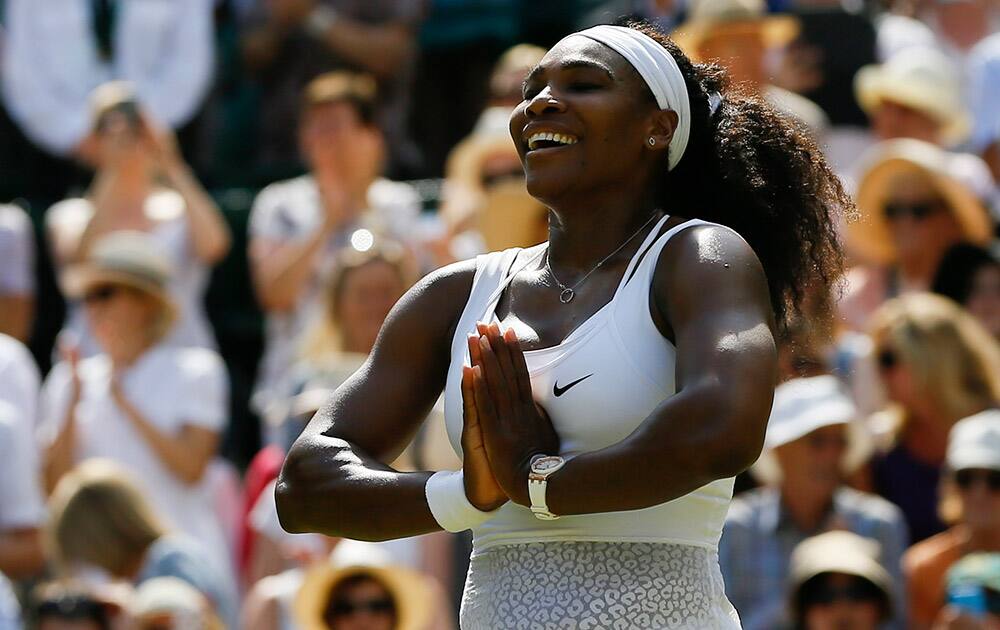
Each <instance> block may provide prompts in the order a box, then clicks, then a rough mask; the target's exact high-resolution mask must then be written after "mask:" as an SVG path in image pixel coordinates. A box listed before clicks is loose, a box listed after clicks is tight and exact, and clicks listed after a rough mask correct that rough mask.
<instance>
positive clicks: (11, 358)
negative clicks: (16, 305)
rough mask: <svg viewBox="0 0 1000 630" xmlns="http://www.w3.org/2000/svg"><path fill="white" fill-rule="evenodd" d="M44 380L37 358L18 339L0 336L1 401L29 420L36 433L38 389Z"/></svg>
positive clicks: (1, 334)
mask: <svg viewBox="0 0 1000 630" xmlns="http://www.w3.org/2000/svg"><path fill="white" fill-rule="evenodd" d="M40 383H41V376H40V375H39V374H38V366H37V365H35V358H34V357H32V356H31V353H30V352H28V349H27V348H26V347H24V344H22V343H21V342H20V341H18V340H17V339H14V338H13V337H10V336H8V335H5V334H3V333H0V400H3V401H5V402H7V403H10V404H11V405H14V407H15V408H16V409H17V410H18V412H19V413H20V414H21V415H22V416H24V417H25V418H30V422H29V423H28V426H30V427H31V428H32V430H34V427H35V421H36V419H37V414H38V387H39V385H40Z"/></svg>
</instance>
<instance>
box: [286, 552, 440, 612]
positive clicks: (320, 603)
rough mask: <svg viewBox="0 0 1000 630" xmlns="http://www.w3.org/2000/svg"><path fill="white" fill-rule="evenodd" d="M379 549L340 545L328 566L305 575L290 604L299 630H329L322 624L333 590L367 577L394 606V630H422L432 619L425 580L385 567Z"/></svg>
mask: <svg viewBox="0 0 1000 630" xmlns="http://www.w3.org/2000/svg"><path fill="white" fill-rule="evenodd" d="M380 552H382V550H381V549H379V548H378V547H376V546H373V545H371V544H370V543H356V542H355V541H347V540H345V541H342V542H341V543H340V544H338V545H337V548H336V549H334V552H333V554H332V556H331V562H330V563H322V564H318V565H316V566H313V567H312V568H311V569H309V570H308V571H307V572H306V576H305V580H304V581H303V583H302V586H301V588H299V592H298V594H297V595H296V596H295V601H294V603H293V612H294V614H295V619H296V621H297V622H298V624H299V627H300V628H302V630H329V628H328V626H327V624H326V622H325V621H324V620H323V614H324V613H325V612H326V608H327V605H328V604H329V601H330V594H331V593H332V592H333V589H334V588H335V587H336V586H337V584H339V583H340V582H342V581H343V580H345V579H347V578H349V577H353V576H355V575H370V576H371V577H373V578H374V579H375V580H376V581H378V582H379V583H381V584H382V585H383V586H384V587H385V588H386V590H387V591H388V592H389V594H390V595H391V596H392V599H393V600H394V602H395V604H396V630H426V627H427V625H428V624H429V623H430V622H431V619H432V613H433V610H432V606H433V602H434V601H435V600H434V593H433V591H432V589H431V587H430V585H429V584H428V580H427V578H425V577H424V576H422V575H420V574H419V573H416V572H414V571H410V570H409V569H404V568H402V567H397V566H392V565H390V564H388V563H387V560H388V559H387V558H386V557H385V554H384V553H380Z"/></svg>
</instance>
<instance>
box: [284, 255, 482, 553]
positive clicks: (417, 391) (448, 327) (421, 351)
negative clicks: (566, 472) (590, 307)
mask: <svg viewBox="0 0 1000 630" xmlns="http://www.w3.org/2000/svg"><path fill="white" fill-rule="evenodd" d="M474 273H475V263H474V262H473V261H467V262H463V263H458V264H455V265H451V266H449V267H445V268H444V269H441V270H439V271H437V272H434V273H433V274H431V275H430V276H428V277H427V278H425V279H423V280H421V281H420V282H419V283H418V284H417V285H416V286H415V287H414V288H412V289H410V291H409V292H407V294H406V295H405V296H404V297H403V298H402V299H401V300H400V301H399V303H398V304H396V306H395V307H394V308H393V310H392V312H391V313H390V314H389V317H388V318H387V319H386V322H385V324H384V326H383V327H382V331H381V332H380V333H379V338H378V341H377V342H376V344H375V348H374V349H373V350H372V354H371V356H370V357H369V358H368V360H367V361H366V362H365V364H364V366H362V368H361V369H360V370H358V372H357V373H356V374H354V376H352V377H351V378H350V379H348V381H347V382H346V383H344V384H343V385H342V386H340V388H338V389H337V391H336V393H334V395H333V397H332V398H331V399H330V401H329V402H328V403H327V405H326V406H325V407H324V408H323V409H322V410H321V411H320V412H319V413H318V414H316V416H315V417H314V418H313V419H312V421H311V422H310V423H309V426H307V427H306V429H305V431H303V433H302V435H301V436H299V438H298V439H297V440H296V441H295V444H293V445H292V448H291V450H290V451H289V453H288V457H287V458H286V459H285V463H284V466H283V467H282V470H281V474H280V476H279V477H278V484H277V487H276V491H275V498H276V501H277V506H278V516H279V518H280V520H281V525H282V527H284V528H285V529H286V530H288V531H290V532H307V531H312V532H318V533H322V534H326V535H329V536H342V537H346V538H353V539H359V540H388V539H393V538H403V537H407V536H415V535H418V534H425V533H428V532H432V531H438V530H440V529H441V527H440V526H439V525H438V523H437V522H436V521H435V519H434V516H433V515H432V514H431V510H430V508H429V507H428V504H427V499H426V497H425V494H424V486H425V484H426V483H427V479H428V478H429V477H430V476H431V473H429V472H410V473H401V472H397V471H395V470H393V469H392V468H390V467H389V465H388V462H391V461H393V460H394V459H395V458H396V457H397V456H398V455H399V454H400V453H401V452H402V450H403V448H404V447H405V446H406V445H407V443H408V442H409V441H410V439H411V438H412V436H413V434H414V432H415V431H416V430H417V429H418V427H419V426H420V423H421V422H422V421H423V419H424V418H425V417H426V416H427V414H428V413H429V412H430V410H431V407H432V406H433V404H434V402H435V400H437V398H438V395H439V394H440V392H441V390H442V389H443V388H444V384H445V379H446V376H447V373H448V366H449V364H450V361H451V340H452V335H453V333H454V329H455V326H456V322H457V320H458V318H459V316H460V314H461V311H462V308H463V306H464V304H465V301H466V299H467V297H468V295H469V291H470V290H471V286H472V277H473V275H474Z"/></svg>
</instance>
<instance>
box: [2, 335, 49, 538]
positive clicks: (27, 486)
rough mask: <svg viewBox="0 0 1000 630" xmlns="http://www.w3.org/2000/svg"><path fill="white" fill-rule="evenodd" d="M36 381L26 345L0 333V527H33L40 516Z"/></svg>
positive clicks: (40, 495)
mask: <svg viewBox="0 0 1000 630" xmlns="http://www.w3.org/2000/svg"><path fill="white" fill-rule="evenodd" d="M38 385H39V375H38V367H37V366H36V365H35V360H34V359H33V358H32V356H31V354H30V353H29V352H28V349H27V348H25V347H24V346H23V345H22V344H21V342H19V341H17V340H16V339H14V338H13V337H8V336H7V335H3V334H0V531H2V530H5V529H20V528H26V527H27V528H32V527H38V526H39V525H40V524H41V523H42V521H43V520H44V517H45V500H44V499H43V498H42V496H43V495H42V488H41V476H40V469H39V452H38V444H37V443H36V442H35V428H36V426H35V424H36V419H37V413H38Z"/></svg>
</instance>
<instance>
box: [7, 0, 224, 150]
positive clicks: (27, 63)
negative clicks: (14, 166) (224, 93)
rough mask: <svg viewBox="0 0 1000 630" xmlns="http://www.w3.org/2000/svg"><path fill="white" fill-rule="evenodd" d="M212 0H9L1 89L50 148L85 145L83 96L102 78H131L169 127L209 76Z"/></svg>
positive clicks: (182, 117)
mask: <svg viewBox="0 0 1000 630" xmlns="http://www.w3.org/2000/svg"><path fill="white" fill-rule="evenodd" d="M213 5H214V2H212V0H173V1H172V2H118V1H115V0H93V1H89V0H48V2H46V3H45V10H39V5H38V3H37V2H36V1H35V0H8V1H7V6H6V14H5V16H4V17H5V25H6V27H7V31H6V35H7V37H6V38H5V42H4V44H5V46H4V54H3V57H2V59H3V66H2V68H3V71H2V72H0V76H2V77H3V99H4V103H5V104H6V107H7V109H8V110H9V111H10V114H11V116H12V117H13V118H14V120H15V121H16V122H17V123H18V124H19V125H20V126H21V128H22V130H23V131H24V133H25V135H27V136H28V138H29V139H30V140H31V141H32V142H34V143H35V144H37V145H38V146H39V147H41V148H43V149H45V150H46V151H48V152H49V153H52V154H55V155H60V156H69V155H72V154H81V153H89V151H88V150H87V149H86V148H85V147H84V146H83V145H84V144H85V139H86V137H87V134H88V132H89V131H90V130H91V125H90V121H91V118H90V115H89V110H88V107H87V99H88V97H89V96H90V93H91V91H92V90H93V89H94V88H96V87H97V86H98V85H101V84H102V83H105V82H107V81H113V80H124V81H129V82H131V83H132V84H133V85H135V91H136V98H137V100H138V101H139V102H140V103H141V104H142V107H143V109H144V110H146V111H148V112H149V114H150V116H151V117H152V119H153V120H154V121H156V123H158V124H160V125H165V126H167V127H170V128H173V129H177V128H179V127H180V126H182V125H184V124H185V123H187V122H188V121H189V120H191V119H192V118H193V117H194V115H195V114H196V113H197V112H198V109H199V107H200V106H201V103H202V101H203V100H204V98H205V95H206V94H207V92H208V88H209V85H210V83H211V81H212V69H213V68H212V66H213V62H214V51H213V48H212V46H213V43H214V40H213V33H212V11H213V8H214V6H213Z"/></svg>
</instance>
